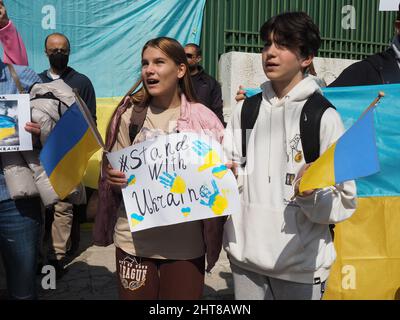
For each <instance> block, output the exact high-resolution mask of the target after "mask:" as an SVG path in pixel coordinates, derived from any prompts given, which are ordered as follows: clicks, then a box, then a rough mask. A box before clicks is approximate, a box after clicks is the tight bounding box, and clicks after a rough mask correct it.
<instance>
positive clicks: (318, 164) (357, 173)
mask: <svg viewBox="0 0 400 320" xmlns="http://www.w3.org/2000/svg"><path fill="white" fill-rule="evenodd" d="M374 109H375V105H373V107H371V108H369V110H368V111H367V112H366V113H365V114H363V115H362V116H361V118H360V119H359V120H358V121H357V122H356V123H355V124H354V125H353V126H352V127H351V128H350V129H349V130H347V131H346V132H345V133H344V134H343V135H342V136H341V137H340V138H339V139H338V141H337V142H336V143H334V144H333V145H332V146H330V147H329V148H328V149H327V150H326V151H325V152H324V153H323V154H322V155H321V156H320V157H319V158H318V159H317V160H316V161H315V162H314V163H313V164H312V165H311V167H310V168H308V170H307V171H306V172H305V173H304V176H303V177H302V179H301V181H300V186H299V191H300V192H303V191H306V190H312V189H318V188H324V187H328V186H333V185H335V184H339V183H342V182H345V181H348V180H354V179H357V178H361V177H366V176H369V175H372V174H374V173H377V172H378V171H379V160H378V149H377V146H376V140H375V129H374Z"/></svg>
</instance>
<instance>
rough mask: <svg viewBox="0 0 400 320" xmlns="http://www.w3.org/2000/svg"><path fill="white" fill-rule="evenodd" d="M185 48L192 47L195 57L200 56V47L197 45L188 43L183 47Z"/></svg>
mask: <svg viewBox="0 0 400 320" xmlns="http://www.w3.org/2000/svg"><path fill="white" fill-rule="evenodd" d="M185 47H193V48H195V49H196V55H197V56H201V48H200V46H198V45H197V44H195V43H188V44H186V45H185Z"/></svg>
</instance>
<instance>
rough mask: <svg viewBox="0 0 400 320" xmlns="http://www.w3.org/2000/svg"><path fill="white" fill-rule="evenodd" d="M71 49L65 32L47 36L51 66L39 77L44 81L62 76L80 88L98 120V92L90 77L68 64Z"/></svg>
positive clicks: (73, 85) (82, 96)
mask: <svg viewBox="0 0 400 320" xmlns="http://www.w3.org/2000/svg"><path fill="white" fill-rule="evenodd" d="M70 49H71V48H70V43H69V40H68V38H67V37H66V36H64V35H63V34H60V33H53V34H50V35H49V36H47V38H46V40H45V53H46V55H47V57H48V58H49V62H50V68H49V69H48V70H45V71H43V72H42V73H40V74H39V77H40V78H41V79H42V81H43V82H44V83H47V82H51V81H53V80H56V79H59V78H61V79H63V80H64V82H65V83H66V84H67V85H69V86H70V87H71V88H73V89H75V88H76V89H78V91H79V95H80V96H81V98H82V99H83V101H85V103H86V104H87V106H88V108H89V110H90V113H91V114H92V116H93V119H94V120H95V121H96V93H95V91H94V88H93V85H92V82H91V81H90V80H89V78H88V77H86V76H85V75H84V74H81V73H79V72H77V71H75V70H74V69H72V68H71V67H69V66H68V59H69V53H70Z"/></svg>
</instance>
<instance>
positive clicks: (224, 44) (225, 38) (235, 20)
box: [201, 0, 396, 76]
mask: <svg viewBox="0 0 400 320" xmlns="http://www.w3.org/2000/svg"><path fill="white" fill-rule="evenodd" d="M378 7H379V0H207V2H206V7H205V12H204V20H203V29H202V38H201V47H202V50H203V65H204V67H205V69H206V70H207V71H208V72H209V73H210V74H212V75H213V76H217V69H218V60H219V57H220V55H221V54H223V53H226V52H230V51H242V52H260V49H261V48H262V46H263V44H262V43H261V40H260V38H259V35H258V30H259V28H260V26H261V25H262V24H263V23H264V21H266V20H268V19H269V18H270V17H272V16H274V15H276V14H279V13H282V12H285V11H305V12H307V13H308V14H309V15H310V16H311V17H312V18H313V20H314V21H315V23H316V24H317V25H318V26H319V28H320V31H321V38H322V45H321V48H320V51H319V56H320V57H327V58H342V59H363V58H364V57H365V56H367V55H370V54H373V53H375V52H379V51H383V50H384V49H385V48H386V47H387V46H388V44H389V43H390V41H391V39H392V37H393V34H394V27H393V22H394V20H395V17H396V13H395V12H379V11H378ZM353 14H354V16H353ZM351 17H354V19H351ZM343 20H344V22H345V24H346V25H348V26H350V28H349V29H346V28H344V27H343ZM346 22H347V23H346Z"/></svg>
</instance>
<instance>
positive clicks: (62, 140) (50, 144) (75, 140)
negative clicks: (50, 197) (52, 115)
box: [40, 95, 104, 199]
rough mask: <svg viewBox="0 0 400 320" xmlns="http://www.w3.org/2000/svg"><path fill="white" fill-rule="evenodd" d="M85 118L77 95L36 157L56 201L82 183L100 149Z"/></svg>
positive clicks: (95, 136) (88, 119) (94, 131)
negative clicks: (91, 161) (38, 158)
mask: <svg viewBox="0 0 400 320" xmlns="http://www.w3.org/2000/svg"><path fill="white" fill-rule="evenodd" d="M79 102H80V105H78V103H79ZM85 108H86V109H85ZM88 114H89V112H88V110H87V107H86V106H85V104H84V102H83V101H82V100H81V99H80V97H79V96H78V95H77V103H74V104H72V105H71V106H70V107H69V108H68V110H67V111H66V112H65V113H64V114H63V116H62V117H61V119H60V120H59V121H58V122H57V124H56V126H55V127H54V129H53V131H52V132H51V133H50V135H49V137H48V139H47V141H46V144H45V145H44V147H43V149H42V151H41V153H40V161H41V162H42V165H43V167H44V169H45V171H46V174H47V176H48V177H49V179H50V183H51V185H52V186H53V188H54V191H55V192H56V193H57V194H58V196H59V197H60V199H64V198H66V197H67V196H68V195H69V194H70V193H71V191H72V190H73V189H74V188H75V187H76V186H77V185H78V184H79V183H80V182H81V181H82V178H83V175H84V173H85V170H86V167H87V165H88V162H89V159H90V157H91V156H92V155H93V154H94V153H95V152H96V151H97V150H99V149H100V148H101V147H102V146H103V145H104V144H103V143H102V140H101V137H100V135H99V134H98V131H97V129H96V128H95V126H94V122H93V121H92V120H91V118H90V116H89V115H88ZM99 137H100V140H99Z"/></svg>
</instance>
